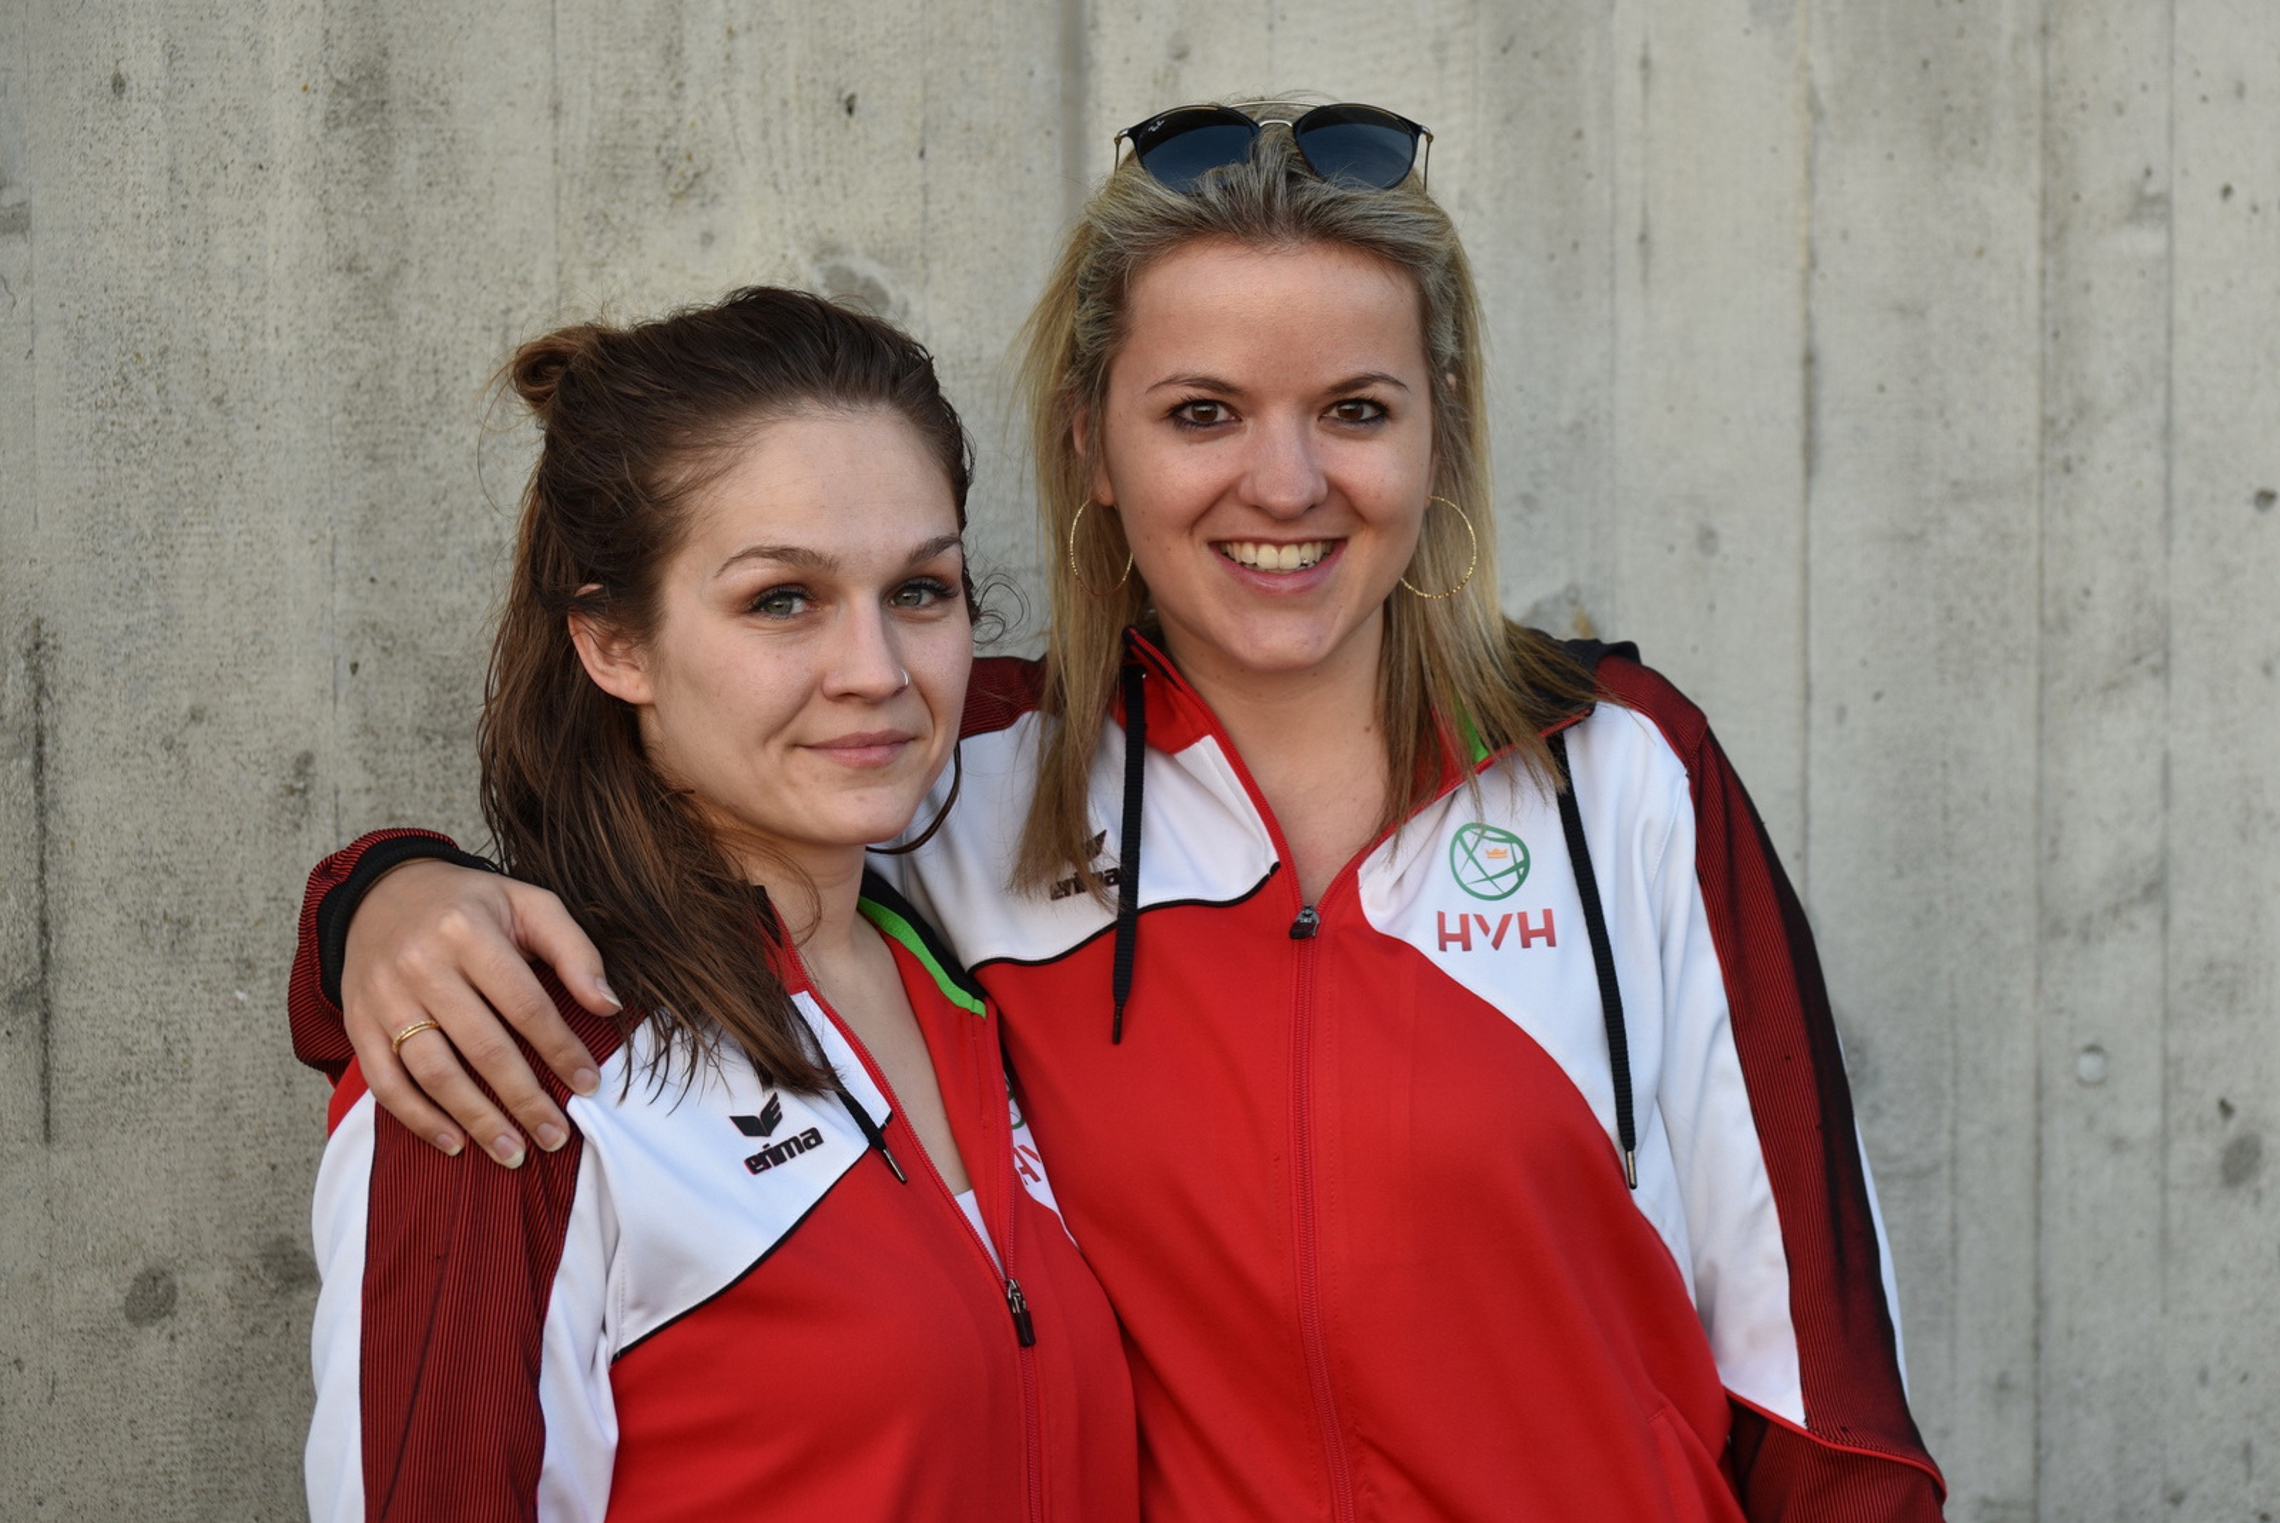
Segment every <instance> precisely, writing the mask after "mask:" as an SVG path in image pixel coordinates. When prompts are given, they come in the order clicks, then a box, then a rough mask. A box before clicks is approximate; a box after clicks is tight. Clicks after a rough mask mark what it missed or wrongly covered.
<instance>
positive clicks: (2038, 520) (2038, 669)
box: [2024, 0, 2053, 1510]
mask: <svg viewBox="0 0 2280 1523" xmlns="http://www.w3.org/2000/svg"><path fill="white" fill-rule="evenodd" d="M2036 24H2037V26H2038V27H2039V29H2040V30H2039V35H2038V37H2037V45H2036V72H2037V75H2038V77H2037V79H2036V81H2035V100H2036V109H2035V123H2036V129H2035V130H2036V134H2037V139H2038V140H2037V142H2036V145H2035V161H2036V173H2035V249H2036V272H2035V275H2036V279H2035V355H2036V359H2035V521H2034V565H2035V653H2034V662H2035V729H2034V735H2035V742H2034V744H2035V756H2034V835H2033V839H2034V851H2035V866H2034V874H2035V883H2034V956H2033V958H2032V961H2031V966H2030V969H2029V974H2028V976H2029V978H2030V979H2032V981H2033V982H2032V992H2031V994H2030V995H2029V1007H2028V1008H2029V1010H2030V1011H2031V1013H2032V1018H2033V1021H2034V1029H2033V1041H2032V1042H2031V1044H2030V1046H2031V1050H2032V1051H2033V1053H2034V1074H2033V1081H2032V1083H2031V1084H2030V1085H2029V1087H2028V1091H2027V1094H2028V1099H2029V1102H2030V1104H2031V1105H2032V1107H2033V1114H2034V1122H2033V1130H2032V1132H2031V1134H2030V1136H2031V1142H2030V1145H2031V1146H2032V1147H2033V1149H2034V1161H2033V1167H2032V1169H2031V1170H2030V1175H2031V1177H2032V1179H2033V1181H2034V1200H2035V1204H2034V1212H2035V1219H2034V1266H2035V1267H2034V1316H2033V1326H2032V1329H2031V1331H2030V1333H2029V1334H2028V1339H2027V1358H2028V1359H2029V1360H2030V1361H2031V1363H2032V1365H2033V1368H2032V1370H2031V1371H2030V1372H2029V1374H2028V1378H2027V1379H2026V1381H2025V1382H2024V1386H2025V1389H2026V1390H2027V1392H2028V1393H2029V1395H2028V1399H2029V1400H2030V1401H2031V1402H2033V1404H2034V1412H2033V1416H2032V1417H2031V1419H2030V1423H2031V1429H2032V1436H2031V1442H2030V1443H2029V1444H2028V1446H2027V1495H2028V1496H2029V1497H2030V1498H2032V1499H2033V1504H2034V1506H2035V1507H2036V1508H2037V1510H2039V1509H2040V1507H2041V1501H2042V1456H2043V1438H2042V1426H2043V1359H2042V1356H2043V1339H2044V1337H2045V1335H2046V1333H2047V1331H2048V1326H2049V1322H2048V1306H2049V1298H2048V1297H2047V1296H2046V1295H2044V1293H2043V1287H2044V1272H2045V1263H2044V1257H2043V1255H2044V1251H2045V1245H2046V1244H2047V1243H2048V1241H2049V1236H2048V1233H2047V1231H2046V1230H2045V1228H2046V1222H2045V1219H2044V1218H2045V1200H2046V1196H2045V1194H2044V1191H2043V1162H2044V1158H2043V1120H2044V1116H2045V1113H2046V1111H2047V1109H2048V1107H2046V1106H2045V1105H2044V1103H2043V1100H2044V1086H2045V1084H2046V1083H2047V1082H2048V1075H2049V1074H2050V1072H2051V1054H2050V1052H2049V1051H2048V1050H2047V1044H2046V1042H2045V1037H2046V1036H2047V1035H2048V1034H2049V1017H2050V1010H2049V1007H2048V1006H2047V1005H2046V1004H2045V1002H2044V999H2043V959H2044V955H2045V951H2046V948H2047V946H2048V942H2047V939H2046V938H2045V936H2044V933H2043V925H2044V917H2045V915H2046V913H2047V900H2046V899H2045V898H2044V894H2045V892H2046V890H2047V889H2048V887H2049V875H2050V852H2049V850H2048V843H2047V838H2046V835H2045V832H2046V831H2048V830H2049V828H2050V816H2049V814H2048V812H2047V808H2046V798H2045V794H2044V789H2043V783H2044V778H2045V776H2046V772H2045V768H2046V766H2047V760H2048V757H2049V755H2050V684H2049V680H2048V672H2047V669H2046V662H2045V660H2044V648H2045V644H2046V642H2047V641H2048V639H2049V632H2050V627H2051V624H2050V609H2051V587H2050V556H2049V525H2050V430H2051V414H2050V384H2051V382H2050V370H2051V351H2052V330H2051V305H2052V304H2051V288H2050V282H2051V265H2052V244H2053V239H2052V236H2051V214H2050V193H2051V184H2050V182H2051V140H2052V129H2051V95H2050V77H2051V75H2050V46H2051V41H2050V33H2051V18H2050V7H2049V4H2048V3H2047V0H2045V4H2044V5H2043V7H2042V9H2041V11H2040V13H2039V15H2038V17H2037V23H2036Z"/></svg>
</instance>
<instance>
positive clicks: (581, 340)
mask: <svg viewBox="0 0 2280 1523" xmlns="http://www.w3.org/2000/svg"><path fill="white" fill-rule="evenodd" d="M608 332H609V330H608V329H606V328H604V327H602V326H601V325H600V324H599V323H575V324H573V325H571V326H570V327H567V328H557V329H556V330H555V331H554V332H552V333H548V334H545V335H542V336H541V337H538V338H534V339H532V340H530V342H528V343H526V344H524V345H523V346H522V347H521V348H520V349H517V350H516V351H515V353H514V358H512V359H510V360H508V361H507V384H508V385H510V386H512V387H514V389H515V395H516V396H518V397H521V398H522V400H523V405H524V406H525V407H528V408H529V409H530V410H531V414H532V416H534V417H536V418H537V419H538V421H539V422H540V423H541V424H546V423H551V422H553V421H554V402H555V398H556V397H557V396H559V395H560V394H561V390H562V378H563V376H565V375H566V374H568V373H569V371H570V368H571V367H572V366H573V365H575V364H577V363H578V361H580V360H582V359H585V358H587V357H588V356H590V355H592V354H593V353H594V352H595V351H597V350H598V349H600V348H601V346H602V342H603V340H604V339H605V338H606V337H607V336H608Z"/></svg>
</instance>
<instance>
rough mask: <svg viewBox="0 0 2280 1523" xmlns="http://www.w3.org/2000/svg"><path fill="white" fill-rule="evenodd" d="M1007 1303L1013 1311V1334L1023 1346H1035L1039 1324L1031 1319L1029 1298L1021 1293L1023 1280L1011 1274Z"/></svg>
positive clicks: (1006, 1293) (1006, 1297) (1007, 1287)
mask: <svg viewBox="0 0 2280 1523" xmlns="http://www.w3.org/2000/svg"><path fill="white" fill-rule="evenodd" d="M1005 1304H1006V1306H1007V1307H1008V1309H1010V1310H1011V1311H1012V1312H1013V1336H1014V1337H1016V1338H1018V1339H1019V1340H1020V1341H1021V1346H1022V1347H1023V1348H1035V1347H1036V1346H1037V1324H1036V1323H1034V1322H1032V1321H1030V1320H1029V1298H1028V1297H1027V1296H1025V1295H1023V1294H1022V1293H1021V1282H1020V1281H1019V1280H1016V1279H1014V1278H1012V1277H1011V1276H1008V1277H1007V1278H1006V1282H1005Z"/></svg>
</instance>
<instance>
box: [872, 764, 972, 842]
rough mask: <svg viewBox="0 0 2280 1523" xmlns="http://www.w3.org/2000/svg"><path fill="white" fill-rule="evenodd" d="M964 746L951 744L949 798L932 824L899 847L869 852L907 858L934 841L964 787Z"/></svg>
mask: <svg viewBox="0 0 2280 1523" xmlns="http://www.w3.org/2000/svg"><path fill="white" fill-rule="evenodd" d="M964 746H965V742H964V741H962V740H959V741H953V742H951V745H950V796H949V797H948V798H945V799H944V800H943V801H942V807H941V808H940V809H937V810H936V811H935V812H934V820H933V823H932V824H930V825H928V826H927V827H926V828H925V829H924V830H922V831H920V832H919V833H918V834H917V835H915V836H913V837H911V839H909V840H907V841H905V842H903V843H902V845H900V846H874V847H872V848H871V850H873V851H875V852H877V853H878V854H879V855H880V856H882V857H907V856H909V855H910V854H911V853H912V852H914V851H916V850H918V849H919V848H920V847H921V846H924V845H925V844H926V843H927V842H929V841H931V840H933V839H934V832H936V831H937V830H940V829H941V828H942V822H943V821H944V820H947V819H948V818H950V809H951V806H952V805H954V804H956V803H957V802H958V790H959V789H960V788H962V787H964V786H965V785H966V752H965V750H964Z"/></svg>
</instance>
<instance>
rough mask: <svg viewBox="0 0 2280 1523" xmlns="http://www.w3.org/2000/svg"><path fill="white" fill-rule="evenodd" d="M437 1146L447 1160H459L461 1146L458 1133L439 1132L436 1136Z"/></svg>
mask: <svg viewBox="0 0 2280 1523" xmlns="http://www.w3.org/2000/svg"><path fill="white" fill-rule="evenodd" d="M435 1145H436V1146H437V1147H438V1148H441V1149H442V1150H443V1156H444V1157H446V1158H457V1157H458V1156H459V1146H460V1144H459V1137H458V1135H457V1134H456V1133H453V1132H437V1133H436V1134H435Z"/></svg>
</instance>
